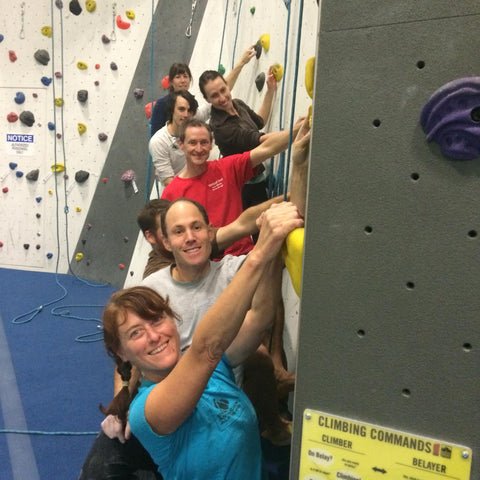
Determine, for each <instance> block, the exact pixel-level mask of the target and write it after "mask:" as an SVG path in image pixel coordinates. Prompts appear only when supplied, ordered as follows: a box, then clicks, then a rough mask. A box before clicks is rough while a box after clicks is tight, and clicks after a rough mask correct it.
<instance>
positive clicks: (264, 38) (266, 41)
mask: <svg viewBox="0 0 480 480" xmlns="http://www.w3.org/2000/svg"><path fill="white" fill-rule="evenodd" d="M260 43H261V45H262V47H263V48H264V49H265V51H267V52H268V51H269V50H270V34H269V33H264V34H263V35H261V36H260Z"/></svg>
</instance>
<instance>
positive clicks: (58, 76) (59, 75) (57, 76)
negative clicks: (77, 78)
mask: <svg viewBox="0 0 480 480" xmlns="http://www.w3.org/2000/svg"><path fill="white" fill-rule="evenodd" d="M62 77H63V74H62V72H55V78H62Z"/></svg>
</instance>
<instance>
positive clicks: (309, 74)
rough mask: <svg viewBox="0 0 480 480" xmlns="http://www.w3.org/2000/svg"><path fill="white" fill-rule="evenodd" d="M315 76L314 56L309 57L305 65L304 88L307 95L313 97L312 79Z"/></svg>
mask: <svg viewBox="0 0 480 480" xmlns="http://www.w3.org/2000/svg"><path fill="white" fill-rule="evenodd" d="M314 76H315V57H310V58H309V59H308V60H307V63H306V65H305V88H306V89H307V93H308V96H309V97H310V98H313V79H314Z"/></svg>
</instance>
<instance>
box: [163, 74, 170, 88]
mask: <svg viewBox="0 0 480 480" xmlns="http://www.w3.org/2000/svg"><path fill="white" fill-rule="evenodd" d="M169 86H170V80H169V78H168V75H167V76H166V77H163V78H162V87H163V89H164V90H167V88H168V87H169Z"/></svg>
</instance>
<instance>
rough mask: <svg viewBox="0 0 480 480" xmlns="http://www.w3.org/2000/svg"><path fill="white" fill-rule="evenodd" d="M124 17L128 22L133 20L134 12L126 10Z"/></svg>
mask: <svg viewBox="0 0 480 480" xmlns="http://www.w3.org/2000/svg"><path fill="white" fill-rule="evenodd" d="M125 15H126V16H127V18H129V19H130V20H133V19H134V18H135V12H134V11H133V10H127V11H126V12H125Z"/></svg>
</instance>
